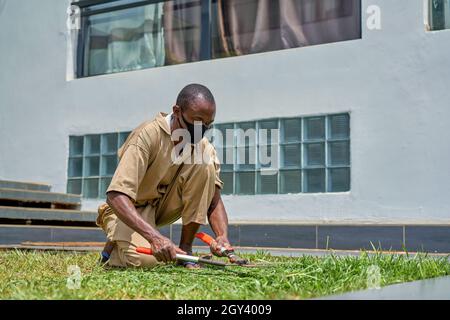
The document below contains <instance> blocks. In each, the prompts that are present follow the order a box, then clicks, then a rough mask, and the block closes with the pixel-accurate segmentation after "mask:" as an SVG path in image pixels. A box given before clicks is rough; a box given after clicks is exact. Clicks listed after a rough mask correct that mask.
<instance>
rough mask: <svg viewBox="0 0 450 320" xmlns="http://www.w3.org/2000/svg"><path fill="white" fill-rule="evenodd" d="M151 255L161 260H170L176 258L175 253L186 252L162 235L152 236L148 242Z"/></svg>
mask: <svg viewBox="0 0 450 320" xmlns="http://www.w3.org/2000/svg"><path fill="white" fill-rule="evenodd" d="M150 245H151V246H152V252H153V256H154V257H155V258H156V260H158V261H161V262H170V261H174V260H176V254H177V253H181V254H186V252H185V251H183V250H181V249H180V248H178V247H177V246H176V245H175V244H174V243H173V242H172V241H170V239H168V238H166V237H164V236H158V237H154V238H153V239H152V241H151V242H150Z"/></svg>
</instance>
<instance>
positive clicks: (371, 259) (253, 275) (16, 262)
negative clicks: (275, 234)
mask: <svg viewBox="0 0 450 320" xmlns="http://www.w3.org/2000/svg"><path fill="white" fill-rule="evenodd" d="M243 256H244V257H245V258H248V259H249V260H250V261H251V262H252V263H257V264H264V266H261V267H260V268H242V267H229V268H226V269H221V268H214V267H205V268H203V269H199V270H188V269H185V268H181V267H176V266H174V265H165V266H159V267H156V268H152V269H126V270H125V269H104V268H103V267H101V266H98V265H97V260H98V257H99V255H98V254H97V253H67V252H39V251H15V250H10V251H0V299H304V298H312V297H319V296H325V295H330V294H338V293H343V292H347V291H353V290H360V289H366V288H367V287H368V286H369V287H371V286H372V285H373V284H374V283H375V286H381V287H382V286H386V285H388V284H394V283H401V282H407V281H413V280H419V279H427V278H433V277H438V276H444V275H449V274H450V263H449V261H448V257H440V258H433V257H427V256H426V255H424V254H418V255H415V256H408V255H382V254H378V253H377V254H368V253H365V252H361V254H360V255H359V256H339V257H337V256H334V255H327V256H324V257H316V256H302V257H295V258H293V257H275V256H271V255H269V254H267V253H265V252H258V253H256V254H248V255H243ZM376 282H378V283H376Z"/></svg>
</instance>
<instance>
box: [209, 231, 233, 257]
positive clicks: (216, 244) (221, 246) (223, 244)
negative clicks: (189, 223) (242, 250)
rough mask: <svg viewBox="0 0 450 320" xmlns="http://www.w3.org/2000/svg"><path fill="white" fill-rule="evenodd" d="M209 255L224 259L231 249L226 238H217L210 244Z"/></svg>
mask: <svg viewBox="0 0 450 320" xmlns="http://www.w3.org/2000/svg"><path fill="white" fill-rule="evenodd" d="M210 249H211V253H212V254H214V255H215V256H217V257H226V256H227V255H226V251H232V250H233V247H232V246H231V244H230V241H228V239H227V237H224V236H219V237H217V238H216V240H215V241H213V242H212V243H211V247H210Z"/></svg>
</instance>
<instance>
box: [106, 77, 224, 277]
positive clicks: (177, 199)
mask: <svg viewBox="0 0 450 320" xmlns="http://www.w3.org/2000/svg"><path fill="white" fill-rule="evenodd" d="M215 113H216V105H215V101H214V97H213V95H212V94H211V92H210V91H209V90H208V89H207V88H206V87H204V86H202V85H199V84H191V85H188V86H186V87H185V88H183V90H182V91H181V92H180V93H179V95H178V98H177V101H176V105H175V106H173V108H172V113H171V114H164V113H160V114H159V115H158V116H157V117H156V118H155V119H154V120H152V121H147V122H144V123H143V124H141V125H140V126H139V127H138V128H136V129H135V130H133V132H132V133H131V134H130V135H129V137H128V138H127V140H126V141H125V143H124V144H123V146H122V147H121V148H120V149H119V151H118V155H119V159H120V160H119V164H118V167H117V169H116V172H115V174H114V176H113V178H112V181H111V184H110V185H109V188H108V190H107V192H106V195H107V201H106V202H107V203H105V204H102V205H101V206H100V207H99V208H98V213H99V215H98V218H97V224H98V225H99V226H100V227H101V228H102V229H103V230H104V231H105V233H106V235H107V239H108V241H107V243H106V245H105V249H104V250H103V252H102V256H103V260H104V262H106V261H108V265H109V266H118V267H128V266H134V267H145V266H154V265H156V264H158V263H159V262H169V261H173V260H175V255H176V254H177V253H182V254H192V243H193V240H194V237H195V233H196V232H197V231H198V229H199V227H200V225H202V224H206V220H207V219H208V221H209V224H210V226H211V228H212V230H213V231H214V233H215V235H216V243H215V244H213V245H212V246H211V252H212V253H213V254H215V255H217V256H221V255H222V254H221V251H220V248H221V247H224V248H226V249H227V250H232V248H231V245H230V243H229V241H228V238H227V231H228V230H227V229H228V218H227V213H226V211H225V207H224V205H223V202H222V199H221V196H220V189H221V188H222V186H223V182H222V181H221V180H220V178H219V172H220V164H219V162H218V160H217V156H216V152H215V150H214V147H213V146H212V145H211V143H210V142H209V141H208V139H206V138H204V137H203V135H204V134H205V131H206V130H207V129H209V128H210V126H211V124H212V122H213V121H214V116H215ZM194 150H201V152H200V154H201V155H200V158H201V161H200V163H199V161H198V157H197V159H194V155H195V154H196V152H194ZM197 155H198V153H197ZM205 159H206V160H208V159H209V161H205ZM180 217H181V219H182V223H183V227H182V232H181V240H180V246H179V247H177V246H176V245H175V244H174V243H173V242H172V241H171V240H170V239H168V238H166V237H164V236H163V235H161V233H159V232H158V229H157V228H160V227H162V226H165V225H169V224H172V223H173V222H175V221H176V220H178V219H179V218H180ZM137 247H147V248H151V249H152V252H153V255H143V254H140V253H137V252H136V248H137ZM183 265H184V266H186V267H189V268H197V267H198V265H195V264H193V263H189V262H188V263H184V264H183Z"/></svg>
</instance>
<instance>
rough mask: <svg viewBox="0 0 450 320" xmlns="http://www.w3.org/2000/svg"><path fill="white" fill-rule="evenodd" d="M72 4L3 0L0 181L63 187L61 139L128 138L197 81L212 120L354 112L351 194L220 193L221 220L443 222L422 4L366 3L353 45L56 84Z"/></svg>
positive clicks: (442, 61)
mask: <svg viewBox="0 0 450 320" xmlns="http://www.w3.org/2000/svg"><path fill="white" fill-rule="evenodd" d="M69 2H70V1H69V0H66V1H62V0H40V1H34V0H0V178H1V179H12V180H26V181H41V182H46V183H50V184H52V185H53V190H54V191H60V192H64V191H65V190H66V180H67V157H68V149H69V139H68V136H69V135H73V134H88V133H104V132H111V131H126V130H131V129H133V128H134V127H135V126H137V125H138V124H139V123H140V122H142V121H144V120H147V119H149V118H152V117H153V116H154V115H155V114H156V113H157V112H158V111H168V110H170V108H171V106H172V104H173V103H174V101H175V99H176V95H177V93H178V92H179V90H180V89H181V88H182V87H183V86H184V85H186V84H187V83H191V82H199V83H203V84H206V85H207V86H208V87H209V88H210V89H211V90H212V92H213V93H214V95H215V97H216V100H217V106H218V111H217V117H216V121H217V122H228V121H240V120H250V119H263V118H269V117H278V116H283V117H284V116H286V117H287V116H306V115H316V114H328V113H337V112H346V111H348V112H350V114H351V163H352V166H351V191H350V192H348V193H336V194H297V195H257V196H224V201H225V203H226V206H227V209H228V211H229V215H230V219H231V220H255V221H264V220H276V221H280V220H309V219H330V220H352V219H358V220H362V219H364V220H374V221H388V220H389V221H391V220H401V219H406V220H411V219H418V220H424V219H436V220H438V219H445V218H447V219H448V218H449V217H450V188H449V184H450V170H449V163H450V145H449V143H448V139H449V131H450V129H449V126H450V106H449V101H450V90H449V88H450V59H449V53H450V30H445V31H439V32H426V31H425V28H424V24H423V3H422V0H395V1H392V0H370V1H369V0H363V1H362V3H363V6H362V10H363V32H362V39H360V40H354V41H348V42H340V43H332V44H325V45H319V46H312V47H305V48H296V49H289V50H284V51H277V52H268V53H262V54H255V55H248V56H242V57H235V58H227V59H221V60H212V61H204V62H197V63H190V64H184V65H177V66H168V67H161V68H155V69H147V70H142V71H133V72H125V73H117V74H111V75H103V76H97V77H90V78H83V79H76V80H73V81H66V79H65V76H66V34H67V30H66V8H67V6H68V4H69ZM373 4H374V5H378V6H379V7H380V8H381V14H382V16H381V18H382V29H381V30H375V31H370V30H368V29H367V28H366V21H365V20H366V18H367V17H368V15H367V14H366V13H365V11H366V9H367V7H368V6H369V5H373ZM97 203H98V201H85V202H84V205H83V207H84V208H85V209H95V206H96V204H97Z"/></svg>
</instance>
